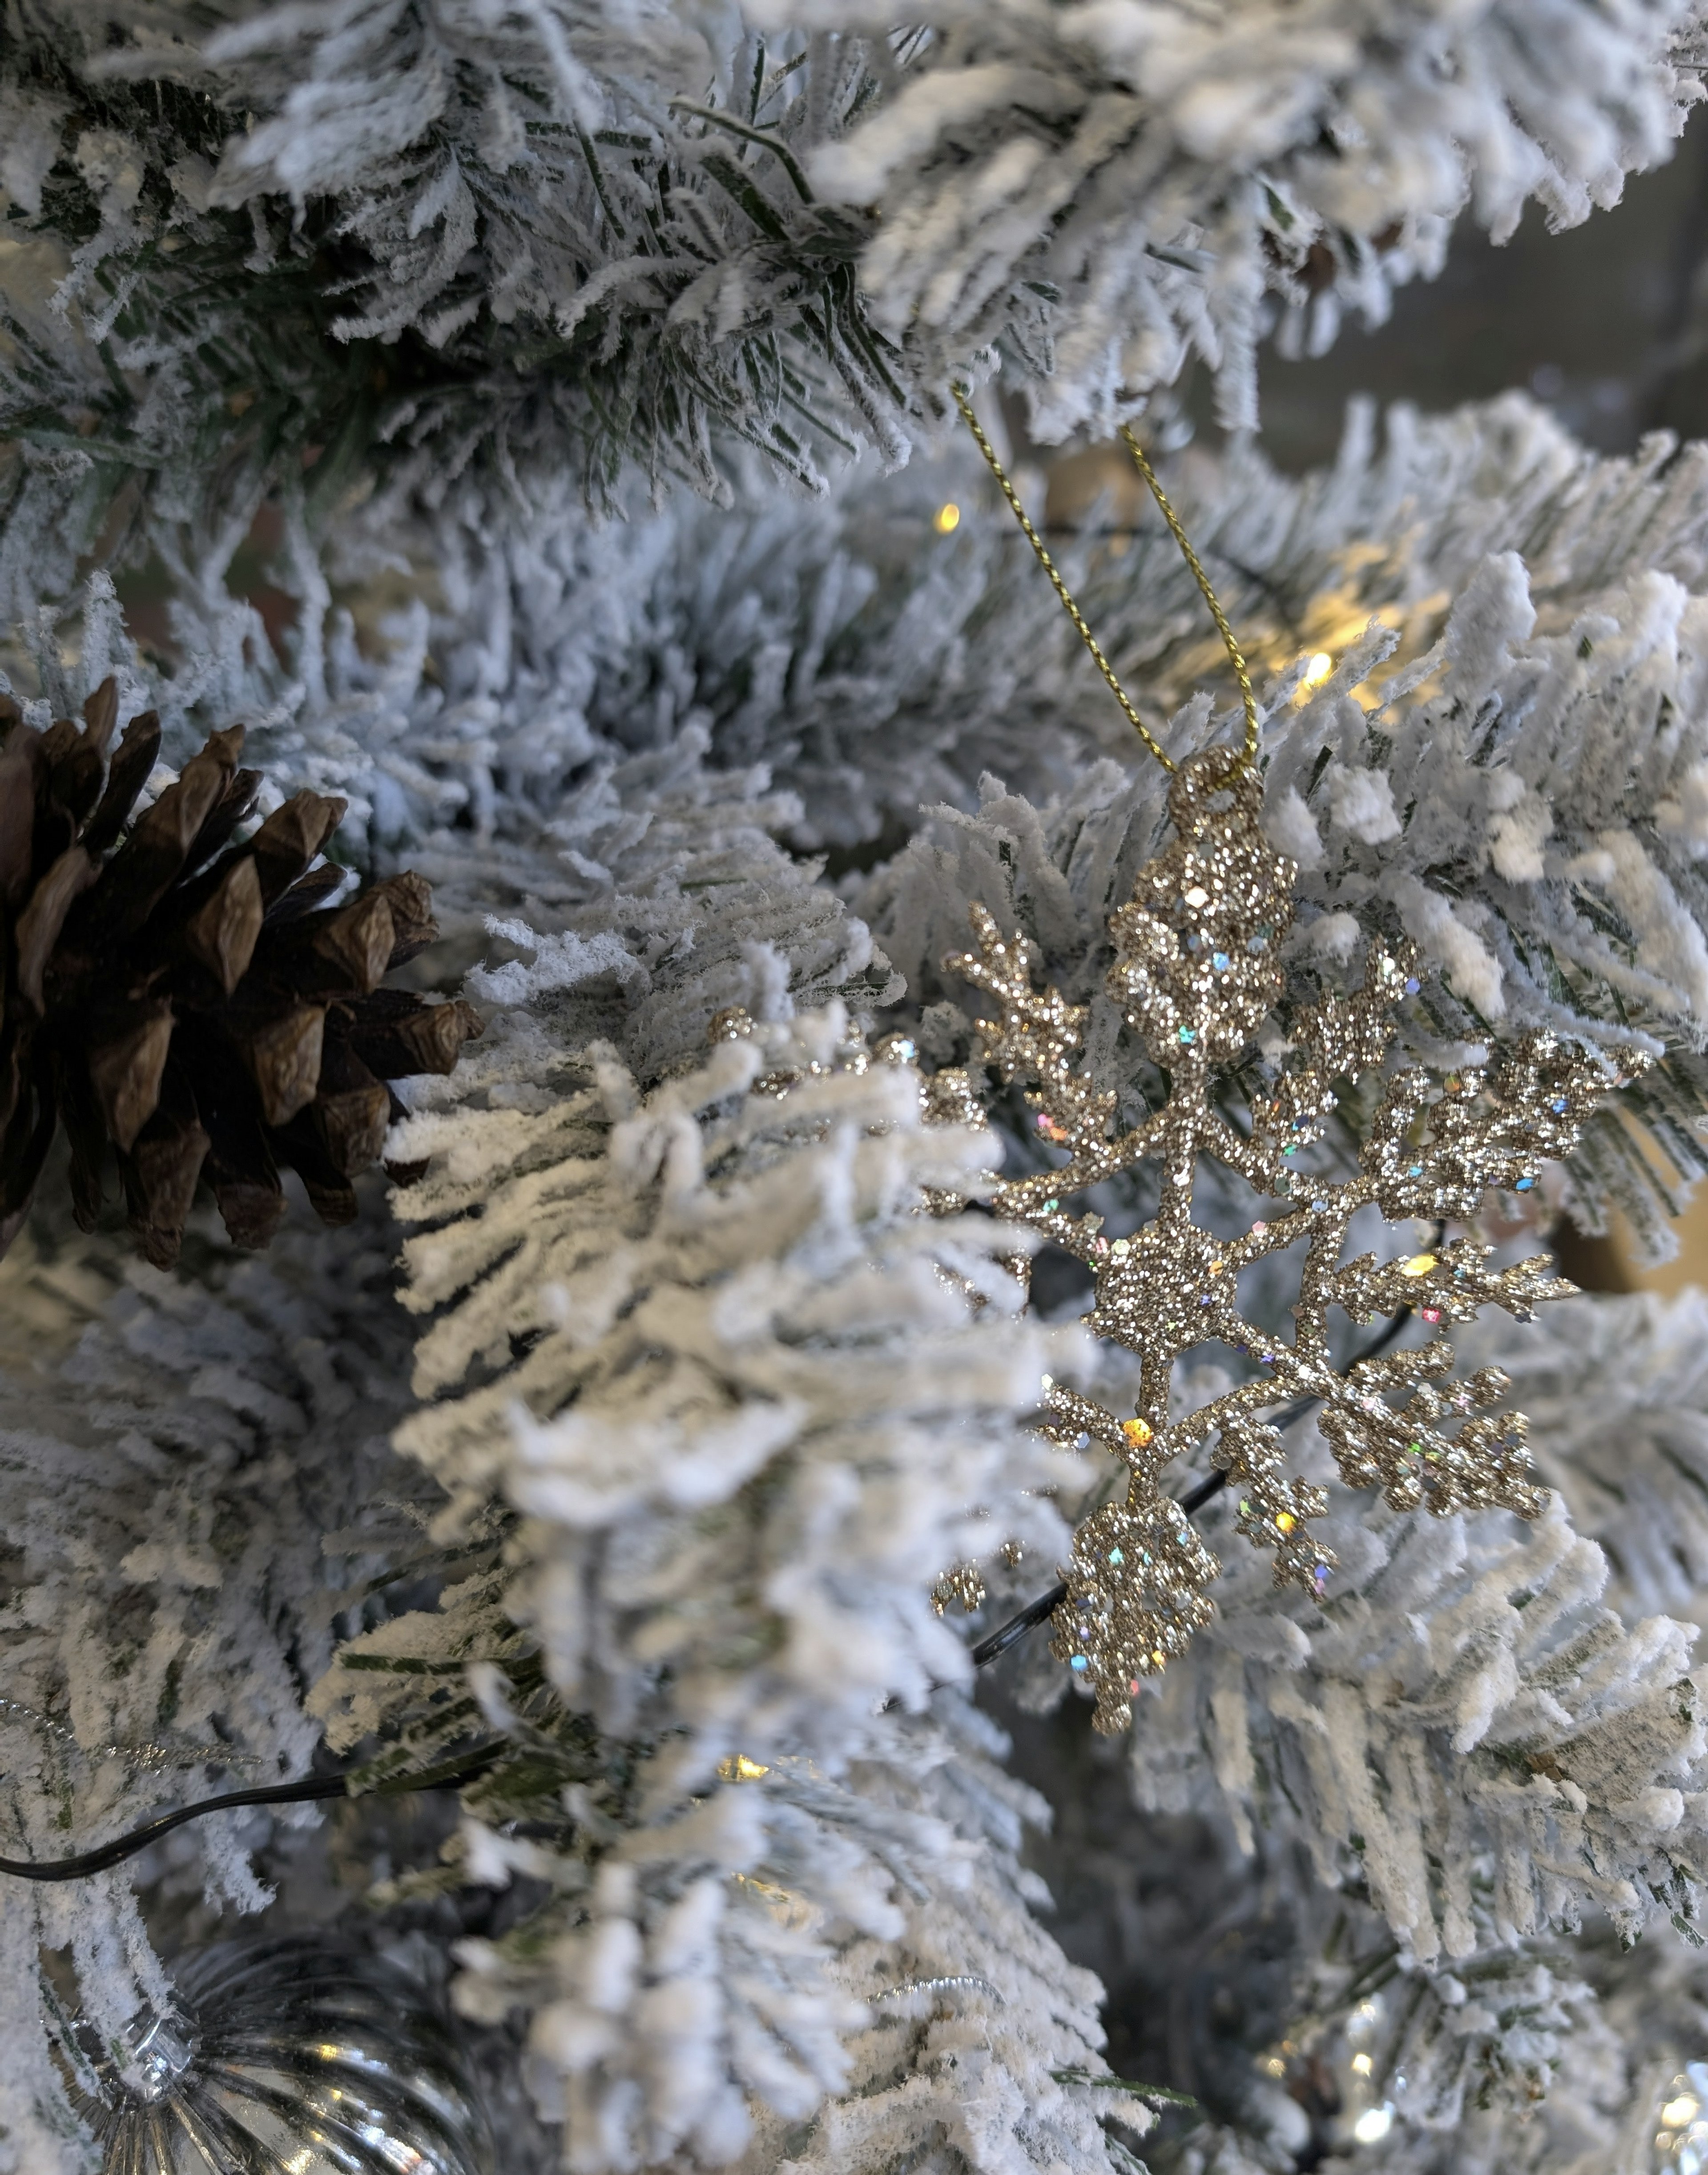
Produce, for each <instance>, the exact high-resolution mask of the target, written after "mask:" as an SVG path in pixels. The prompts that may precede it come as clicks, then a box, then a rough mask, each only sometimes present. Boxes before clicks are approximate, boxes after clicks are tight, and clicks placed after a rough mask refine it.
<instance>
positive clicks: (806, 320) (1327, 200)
mask: <svg viewBox="0 0 1708 2175" xmlns="http://www.w3.org/2000/svg"><path fill="white" fill-rule="evenodd" d="M907 21H908V25H909V26H910V27H908V28H905V29H901V28H897V26H896V24H894V23H893V22H892V20H891V18H890V15H889V14H888V12H887V8H885V7H875V6H872V5H870V4H866V0H762V4H759V3H758V0H756V4H755V5H754V6H753V7H752V8H751V9H750V11H749V14H748V15H747V17H746V19H744V18H743V16H742V15H741V14H740V13H739V12H738V11H736V10H735V9H729V10H720V11H714V12H713V11H704V10H701V9H698V8H691V7H687V6H682V7H673V6H671V5H669V4H666V0H639V4H631V5H618V4H614V0H613V4H600V0H545V4H541V5H538V6H534V7H530V8H526V9H517V10H513V11H501V12H500V13H499V14H494V13H493V11H491V9H490V8H485V7H483V6H480V5H479V4H476V0H409V4H407V5H404V6H392V5H382V4H377V0H312V4H310V5H306V6H284V5H268V4H264V0H214V4H209V5H191V4H177V5H175V6H173V7H171V8H162V7H160V6H150V7H142V6H138V5H135V4H131V0H100V5H98V6H93V7H92V6H90V5H89V4H87V0H8V14H7V19H6V29H7V52H6V55H5V64H4V71H3V73H0V130H3V133H4V134H5V137H6V150H5V154H4V162H3V166H0V182H3V187H4V188H5V190H6V192H7V194H8V199H9V205H8V223H9V224H10V225H13V226H14V227H16V228H19V229H21V230H22V231H23V232H24V234H25V235H27V236H30V237H31V241H30V251H31V252H32V257H31V260H30V261H29V262H27V264H26V267H25V274H24V276H22V277H20V278H18V279H14V280H12V281H10V282H8V286H9V288H10V289H11V290H12V292H11V294H10V296H9V298H8V307H7V311H6V317H5V325H6V330H7V332H8V353H7V357H6V362H5V366H4V372H3V377H0V431H3V432H4V434H5V435H6V436H8V437H11V438H13V439H14V440H15V441H16V444H15V447H14V451H13V453H11V455H10V456H9V466H10V475H9V478H8V487H7V496H8V499H9V501H10V504H9V507H8V515H9V523H10V525H14V526H15V527H16V528H18V529H19V530H20V532H27V533H29V534H31V535H32V536H33V537H34V538H35V539H36V540H38V542H43V541H55V542H57V545H58V551H57V556H58V557H59V558H60V559H61V562H62V565H63V566H64V567H68V566H69V563H70V562H69V559H68V558H67V557H65V556H64V555H65V553H66V552H67V551H68V550H69V551H75V549H76V548H77V545H78V543H79V542H86V541H89V540H92V534H93V531H94V529H96V528H98V527H99V526H100V523H101V522H102V520H103V518H104V517H105V516H106V513H107V512H108V509H109V508H110V507H111V506H112V504H113V500H114V494H115V491H116V490H117V486H118V485H119V484H120V482H121V481H122V480H123V479H124V478H126V477H128V478H130V479H132V480H133V483H135V484H139V485H141V486H142V491H141V496H143V497H144V499H148V498H153V499H154V500H155V501H157V502H158V503H159V506H160V508H161V509H163V510H168V511H171V510H176V511H182V510H184V509H187V508H194V509H197V510H199V511H200V512H201V513H203V516H204V517H206V518H211V519H213V520H214V521H215V522H230V521H233V520H235V521H236V522H237V523H238V524H239V526H240V528H241V527H242V526H247V518H248V515H249V513H252V511H253V507H254V505H255V504H256V503H257V502H258V500H259V497H260V496H262V495H263V494H265V493H266V492H268V491H274V490H279V491H285V493H286V494H287V495H290V496H295V495H297V491H298V481H299V479H300V473H301V466H302V464H303V462H304V460H305V459H307V460H309V461H310V462H311V463H312V467H311V471H310V480H309V482H308V486H307V496H308V499H309V500H310V501H311V502H312V503H313V505H314V506H315V507H316V508H317V513H318V515H319V517H320V518H324V517H325V516H326V515H327V514H328V513H330V512H331V510H332V509H333V507H335V506H337V505H338V504H339V502H340V501H341V499H343V498H344V496H345V494H346V493H347V492H348V491H350V487H351V485H352V484H353V483H354V482H355V481H357V480H360V479H361V478H363V477H369V478H371V476H372V475H373V474H374V473H375V471H376V470H388V471H389V472H390V473H391V474H392V475H393V477H394V478H396V479H399V480H401V481H403V483H404V487H406V488H410V489H415V490H418V491H420V494H422V495H423V496H425V497H426V498H428V499H431V498H433V497H436V496H438V495H439V494H440V493H441V492H442V490H443V489H444V486H445V482H446V479H447V475H453V474H455V473H456V472H458V470H460V469H463V468H464V467H465V466H466V465H467V464H469V463H470V462H474V463H476V464H478V465H479V466H480V468H481V469H484V470H485V471H486V472H487V473H489V474H493V475H501V476H502V475H507V474H514V473H515V472H516V471H517V470H518V469H519V468H521V467H523V466H525V465H527V464H532V463H534V462H539V461H543V462H544V463H545V464H546V465H547V466H549V467H550V468H551V469H554V470H556V471H560V472H563V473H566V474H568V473H572V474H573V475H575V476H576V478H577V481H578V483H579V484H580V485H581V487H582V489H583V491H585V493H586V494H587V496H588V497H589V498H592V499H594V500H599V499H604V498H605V497H607V496H610V494H611V493H612V491H614V490H615V489H616V488H617V486H618V484H619V481H620V479H621V475H622V473H623V471H624V470H625V469H626V468H627V467H628V466H629V465H630V464H636V465H637V466H638V467H639V468H641V469H643V470H644V471H646V472H648V474H649V475H651V476H652V478H653V480H654V481H655V482H658V481H659V480H662V479H663V478H664V477H665V476H666V475H681V476H685V477H686V478H688V479H690V480H692V481H693V482H694V483H695V484H697V485H698V486H699V487H700V488H701V489H702V490H704V491H709V492H711V493H713V495H718V496H721V495H722V494H723V491H724V482H723V480H722V479H723V461H722V457H721V454H720V450H719V445H718V441H719V440H720V439H721V440H723V441H724V442H727V443H729V444H742V443H745V444H746V445H748V446H751V447H756V448H757V449H758V450H759V451H761V452H762V453H763V454H764V455H765V456H766V457H767V458H768V459H769V460H770V461H771V462H773V463H774V464H776V465H777V466H778V467H780V468H781V469H784V471H786V472H788V473H789V474H791V475H794V477H796V478H797V479H799V480H802V481H805V482H807V483H810V484H812V485H821V483H822V464H823V462H824V460H825V458H826V457H827V455H829V456H832V457H836V456H839V455H841V454H843V453H848V452H852V451H853V450H854V447H855V446H856V445H857V444H858V442H860V441H862V440H864V441H865V442H870V443H876V446H877V447H879V448H880V449H881V451H882V453H884V454H885V456H886V457H887V458H888V459H890V460H891V461H896V460H899V459H901V458H904V457H905V454H906V452H907V449H908V442H909V438H910V437H911V436H912V435H914V434H916V433H917V432H918V431H919V429H920V427H921V426H922V425H923V426H925V427H927V428H930V427H931V426H932V425H933V423H934V422H935V420H936V419H937V418H940V417H941V415H943V413H944V402H945V388H946V385H947V383H948V382H949V381H950V379H951V378H952V377H955V376H957V375H959V374H964V373H965V372H967V370H968V367H969V366H971V365H973V364H974V363H975V362H977V363H979V365H980V366H984V365H986V364H987V363H988V361H989V358H990V355H991V353H992V352H993V351H995V352H1000V354H1001V355H1002V356H1003V357H1005V358H1006V362H1007V364H1008V366H1010V367H1011V368H1012V369H1015V370H1017V372H1019V373H1020V375H1021V376H1022V378H1023V379H1024V380H1025V381H1026V382H1027V384H1028V390H1029V392H1030V394H1031V397H1032V403H1033V415H1034V420H1035V426H1036V428H1037V429H1038V431H1039V432H1040V433H1041V434H1042V435H1044V437H1049V438H1052V439H1053V438H1059V437H1063V436H1065V435H1066V434H1067V433H1068V432H1070V431H1073V430H1076V429H1078V428H1081V427H1084V426H1091V427H1093V428H1094V429H1096V430H1098V431H1107V430H1108V429H1109V427H1110V426H1112V424H1113V423H1114V420H1117V419H1118V418H1119V417H1120V416H1121V415H1130V414H1132V413H1134V412H1136V410H1137V409H1138V408H1140V407H1141V406H1142V405H1143V404H1145V402H1146V401H1147V399H1149V398H1150V397H1151V396H1152V395H1153V394H1154V393H1156V392H1157V391H1158V389H1159V388H1166V387H1168V385H1170V384H1171V383H1172V382H1174V380H1175V379H1176V378H1177V377H1179V374H1180V372H1181V371H1182V370H1183V368H1184V367H1185V365H1186V363H1187V361H1189V359H1190V357H1192V356H1193V355H1200V356H1202V357H1203V358H1204V359H1206V361H1209V362H1210V363H1211V364H1212V365H1213V366H1214V367H1215V368H1216V370H1217V372H1218V374H1219V377H1220V380H1221V385H1222V404H1223V412H1224V415H1225V417H1226V419H1227V420H1229V421H1230V422H1232V423H1234V424H1236V425H1239V426H1247V425H1249V424H1250V422H1251V421H1252V420H1254V417H1255V390H1254V388H1255V350H1256V345H1257V342H1258V339H1259V338H1260V336H1261V334H1262V333H1263V331H1264V330H1265V329H1266V327H1267V326H1268V325H1269V324H1271V323H1276V322H1278V323H1279V324H1280V327H1281V332H1282V345H1283V346H1284V347H1286V348H1288V350H1298V349H1299V348H1301V347H1307V346H1308V347H1309V348H1310V349H1311V350H1313V351H1320V350H1321V349H1322V348H1324V347H1326V345H1327V344H1328V343H1329V342H1330V341H1331V339H1332V338H1333V337H1334V334H1335V331H1336V328H1337V325H1338V323H1339V321H1340V319H1341V317H1342V314H1343V313H1344V312H1347V311H1348V310H1358V311H1360V312H1362V313H1363V314H1364V317H1365V318H1366V319H1367V320H1370V321H1375V320H1377V319H1380V317H1382V316H1383V315H1385V312H1386V310H1387V307H1388V302H1389V297H1390V295H1391V290H1392V288H1393V286H1394V285H1396V284H1397V283H1399V282H1401V281H1403V280H1405V279H1409V278H1412V277H1413V276H1415V275H1417V274H1420V273H1422V274H1433V273H1434V272H1435V271H1437V270H1439V268H1440V263H1441V261H1442V259H1443V257H1444V255H1445V247H1446V240H1447V235H1448V231H1449V229H1450V225H1451V223H1452V221H1453V220H1454V219H1455V218H1456V215H1457V214H1459V213H1460V211H1461V209H1464V208H1466V207H1467V205H1468V207H1469V208H1470V209H1471V210H1472V213H1473V214H1474V216H1475V217H1476V218H1477V219H1478V220H1479V221H1480V222H1481V223H1482V224H1483V225H1485V226H1487V227H1488V228H1489V229H1490V231H1492V232H1494V234H1495V236H1497V238H1504V237H1505V236H1506V235H1507V234H1508V233H1510V231H1511V229H1512V228H1513V226H1514V225H1516V221H1517V219H1518V216H1519V214H1520V213H1521V210H1522V209H1523V207H1524V205H1525V203H1526V202H1527V201H1529V200H1531V199H1532V198H1534V199H1536V200H1537V201H1539V202H1540V203H1542V204H1543V206H1544V207H1545V209H1546V210H1547V212H1548V215H1549V217H1550V219H1551V220H1553V222H1554V223H1555V224H1556V225H1570V224H1572V223H1575V222H1576V221H1578V220H1582V219H1584V218H1585V217H1586V216H1587V215H1588V214H1589V212H1590V210H1591V208H1592V207H1593V206H1596V205H1605V204H1609V203H1613V202H1615V201H1616V200H1617V198H1618V197H1619V193H1620V189H1621V187H1622V185H1623V182H1624V176H1625V175H1626V174H1627V173H1629V172H1631V171H1640V170H1641V169H1643V168H1646V167H1647V166H1650V165H1654V164H1655V163H1656V162H1657V161H1658V160H1662V159H1663V158H1665V157H1666V156H1667V154H1668V152H1669V150H1670V148H1671V145H1672V143H1673V138H1675V137H1676V136H1677V134H1678V131H1679V129H1680V128H1681V127H1682V126H1683V122H1684V116H1685V113H1686V111H1687V110H1688V108H1689V104H1690V103H1691V101H1692V100H1693V99H1694V97H1695V96H1696V95H1698V89H1699V70H1698V67H1697V62H1698V57H1699V56H1698V51H1697V44H1698V39H1699V24H1698V19H1697V14H1696V11H1695V10H1694V7H1693V5H1692V4H1691V0H1620V4H1619V5H1618V6H1617V7H1613V8H1605V7H1602V8H1597V7H1593V6H1591V5H1588V4H1586V0H1552V3H1551V4H1550V6H1549V7H1548V9H1547V10H1546V12H1545V14H1541V15H1539V14H1537V10H1536V8H1535V7H1534V6H1533V5H1531V4H1526V0H1480V4H1479V5H1478V6H1476V7H1475V8H1471V9H1469V10H1467V9H1455V8H1449V7H1445V6H1442V5H1429V6H1419V7H1417V8H1413V9H1412V10H1411V11H1410V12H1409V13H1408V14H1406V15H1405V16H1403V17H1402V18H1396V17H1395V16H1394V15H1393V14H1392V13H1391V11H1390V10H1385V9H1383V8H1380V7H1378V6H1375V5H1374V4H1372V0H1311V4H1310V5H1309V6H1308V7H1306V8H1304V9H1302V10H1301V9H1300V8H1298V7H1293V8H1278V7H1264V8H1255V9H1254V8H1252V7H1251V6H1250V5H1249V4H1242V5H1239V6H1233V5H1223V6H1219V7H1217V8H1212V9H1209V10H1206V9H1203V8H1197V9H1187V8H1164V9H1158V8H1145V7H1141V6H1139V5H1136V4H1133V0H1104V4H1100V5H1097V6H1075V7H1068V8H1063V7H1060V6H1053V5H1049V4H1045V0H1001V4H1000V5H991V4H987V0H939V4H937V5H936V6H935V7H932V8H928V9H926V10H925V12H924V15H923V16H921V15H919V14H915V15H913V16H909V17H908V19H907ZM54 503H57V506H58V507H59V510H60V516H61V521H62V523H68V524H69V525H70V528H71V529H73V530H74V531H75V532H77V535H76V539H75V540H73V537H72V536H71V535H69V534H67V535H62V536H61V537H59V538H58V539H55V538H54V537H53V527H54V525H55V524H54V523H52V521H51V520H49V519H48V518H45V517H46V507H48V506H49V505H51V504H54ZM134 510H135V509H134V504H133V503H131V504H128V505H127V507H126V518H130V517H131V516H133V513H134Z"/></svg>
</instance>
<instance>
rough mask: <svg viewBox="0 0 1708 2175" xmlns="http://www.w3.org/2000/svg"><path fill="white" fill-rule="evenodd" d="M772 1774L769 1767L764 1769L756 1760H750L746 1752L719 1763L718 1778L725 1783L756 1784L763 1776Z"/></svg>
mask: <svg viewBox="0 0 1708 2175" xmlns="http://www.w3.org/2000/svg"><path fill="white" fill-rule="evenodd" d="M770 1772H771V1770H770V1769H769V1768H768V1767H762V1766H761V1765H760V1764H759V1762H758V1761H757V1760H750V1759H749V1758H748V1757H747V1755H746V1753H745V1752H738V1753H736V1754H735V1757H734V1758H733V1759H729V1760H719V1761H718V1777H719V1779H720V1780H721V1781H723V1782H757V1781H758V1780H759V1778H760V1776H762V1775H768V1774H769V1773H770Z"/></svg>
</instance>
